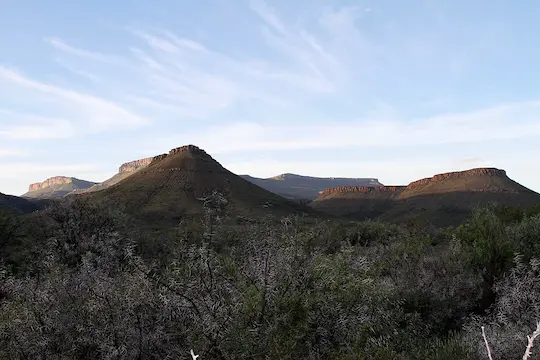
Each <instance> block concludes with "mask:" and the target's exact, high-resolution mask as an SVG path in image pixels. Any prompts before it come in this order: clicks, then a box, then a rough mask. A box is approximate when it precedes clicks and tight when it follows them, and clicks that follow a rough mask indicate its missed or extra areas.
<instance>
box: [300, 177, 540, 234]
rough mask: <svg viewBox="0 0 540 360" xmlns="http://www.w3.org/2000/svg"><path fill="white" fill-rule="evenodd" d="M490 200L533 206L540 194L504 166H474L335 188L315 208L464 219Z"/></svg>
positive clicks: (400, 216)
mask: <svg viewBox="0 0 540 360" xmlns="http://www.w3.org/2000/svg"><path fill="white" fill-rule="evenodd" d="M491 202H495V203H498V204H501V205H511V206H516V205H517V206H529V205H535V204H538V203H540V194H538V193H536V192H534V191H533V190H531V189H528V188H526V187H525V186H523V185H521V184H519V183H518V182H516V181H514V180H512V179H510V178H509V177H508V176H507V174H506V171H505V170H502V169H497V168H474V169H469V170H464V171H453V172H447V173H441V174H436V175H434V176H432V177H428V178H424V179H420V180H416V181H413V182H411V183H409V185H407V186H383V187H375V188H372V189H370V188H365V187H337V188H330V189H326V190H325V191H324V192H322V193H321V195H320V196H319V197H318V198H317V199H316V200H315V201H313V202H312V203H310V206H312V207H313V208H314V209H316V210H319V211H322V212H325V213H333V214H337V215H340V216H349V217H355V218H362V219H364V218H380V219H382V220H388V221H394V220H401V219H410V218H431V219H433V220H435V221H436V222H439V223H452V222H453V219H452V217H456V218H459V219H462V218H463V217H464V216H466V215H467V214H468V213H470V210H471V209H472V207H474V206H476V205H485V204H487V203H491ZM443 209H445V210H444V211H443ZM445 217H446V219H444V218H445Z"/></svg>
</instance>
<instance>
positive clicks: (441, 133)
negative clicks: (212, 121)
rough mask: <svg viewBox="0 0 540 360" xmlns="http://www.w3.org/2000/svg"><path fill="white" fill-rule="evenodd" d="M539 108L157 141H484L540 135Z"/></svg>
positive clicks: (367, 144) (246, 129)
mask: <svg viewBox="0 0 540 360" xmlns="http://www.w3.org/2000/svg"><path fill="white" fill-rule="evenodd" d="M539 113H540V101H531V102H519V103H510V104H506V105H501V106H496V107H492V108H487V109H482V110H479V111H474V112H469V113H454V114H446V115H440V116H432V117H426V118H419V119H416V120H407V119H403V118H400V117H392V115H390V117H383V118H379V119H360V120H358V121H352V122H343V121H335V120H334V119H331V118H328V119H327V121H326V122H325V123H324V124H322V125H306V124H302V125H294V124H292V125H263V124H258V123H255V122H244V123H233V124H226V125H220V126H217V127H215V128H211V129H209V131H206V132H204V133H201V132H197V133H187V134H186V133H184V134H175V135H169V136H165V137H163V138H161V139H159V140H158V141H153V143H154V144H155V145H154V146H156V145H157V144H159V145H161V146H162V147H167V146H173V145H174V142H175V141H176V142H178V140H179V139H185V141H193V142H195V143H197V144H200V145H201V146H204V147H205V148H206V149H207V150H208V151H210V152H212V153H234V152H244V151H257V150H271V151H291V150H302V149H339V148H351V149H354V148H356V149H360V148H396V147H426V146H436V145H440V144H460V143H461V144H466V143H477V144H483V143H486V142H491V141H496V140H511V139H521V138H534V137H536V136H540V115H538V114H539ZM156 150H157V149H156Z"/></svg>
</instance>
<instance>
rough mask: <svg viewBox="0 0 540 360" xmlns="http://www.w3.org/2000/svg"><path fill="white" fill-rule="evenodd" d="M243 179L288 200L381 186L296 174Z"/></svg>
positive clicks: (374, 181) (374, 182) (366, 180)
mask: <svg viewBox="0 0 540 360" xmlns="http://www.w3.org/2000/svg"><path fill="white" fill-rule="evenodd" d="M240 176H241V177H243V178H244V179H246V180H248V181H250V182H252V183H254V184H255V185H258V186H260V187H262V188H263V189H266V190H268V191H271V192H273V193H275V194H278V195H281V196H284V197H286V198H290V199H303V200H315V199H316V198H317V196H319V194H320V193H321V191H323V190H325V189H328V188H336V187H337V188H344V187H347V186H352V187H354V186H358V187H377V186H382V184H381V183H380V182H379V181H378V180H377V179H375V178H336V177H328V178H319V177H313V176H303V175H296V174H289V173H287V174H281V175H278V176H274V177H271V178H267V179H261V178H255V177H252V176H249V175H240Z"/></svg>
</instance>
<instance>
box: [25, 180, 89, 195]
mask: <svg viewBox="0 0 540 360" xmlns="http://www.w3.org/2000/svg"><path fill="white" fill-rule="evenodd" d="M94 185H96V183H95V182H91V181H86V180H80V179H77V178H74V177H67V176H55V177H52V178H49V179H47V180H45V181H43V182H39V183H34V184H31V185H30V186H29V188H28V192H27V193H26V194H24V195H23V197H25V198H33V199H55V198H61V197H63V196H65V195H68V194H70V193H72V192H74V191H77V192H79V193H81V192H84V191H86V190H87V189H89V188H91V187H92V186H94Z"/></svg>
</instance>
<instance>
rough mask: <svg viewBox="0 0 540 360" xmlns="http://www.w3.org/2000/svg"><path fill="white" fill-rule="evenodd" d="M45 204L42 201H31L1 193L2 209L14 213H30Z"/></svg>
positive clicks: (0, 208)
mask: <svg viewBox="0 0 540 360" xmlns="http://www.w3.org/2000/svg"><path fill="white" fill-rule="evenodd" d="M43 206H44V204H43V203H42V202H40V201H31V200H27V199H23V198H21V197H18V196H12V195H6V194H2V193H0V211H8V212H14V213H30V212H33V211H36V210H39V209H41V208H42V207H43Z"/></svg>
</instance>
